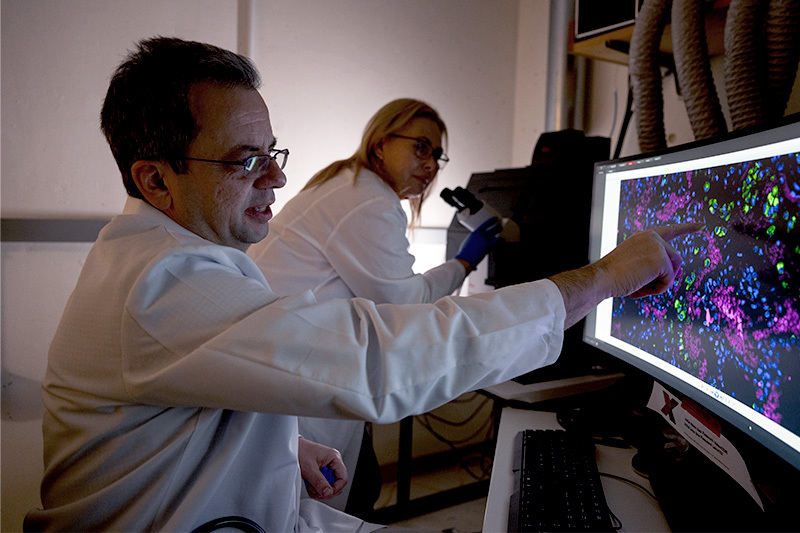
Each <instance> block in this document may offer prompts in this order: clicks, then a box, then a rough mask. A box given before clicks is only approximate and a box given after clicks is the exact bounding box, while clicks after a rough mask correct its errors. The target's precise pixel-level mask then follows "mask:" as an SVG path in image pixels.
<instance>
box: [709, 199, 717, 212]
mask: <svg viewBox="0 0 800 533" xmlns="http://www.w3.org/2000/svg"><path fill="white" fill-rule="evenodd" d="M717 205H718V203H717V199H716V198H712V199H711V200H709V201H708V211H709V213H711V214H712V215H713V214H714V213H716V212H717Z"/></svg>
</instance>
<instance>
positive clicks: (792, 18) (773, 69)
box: [765, 0, 800, 118]
mask: <svg viewBox="0 0 800 533" xmlns="http://www.w3.org/2000/svg"><path fill="white" fill-rule="evenodd" d="M765 36H766V43H767V80H768V89H769V91H768V94H769V99H768V100H767V112H768V114H769V116H770V118H773V117H782V116H783V114H784V113H785V112H786V104H787V103H788V102H789V97H790V96H791V94H792V87H793V86H794V80H795V76H797V68H798V63H800V1H798V0H770V3H769V9H768V12H767V22H766V28H765Z"/></svg>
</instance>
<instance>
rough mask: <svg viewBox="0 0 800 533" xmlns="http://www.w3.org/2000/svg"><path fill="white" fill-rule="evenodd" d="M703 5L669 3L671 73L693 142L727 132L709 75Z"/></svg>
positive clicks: (688, 0) (691, 0) (687, 0)
mask: <svg viewBox="0 0 800 533" xmlns="http://www.w3.org/2000/svg"><path fill="white" fill-rule="evenodd" d="M704 4H706V5H707V2H706V0H673V4H672V46H673V52H674V56H675V72H676V75H677V76H678V82H679V83H680V86H681V94H682V96H683V101H684V104H685V105H686V111H687V113H688V114H689V122H690V123H691V125H692V131H693V132H694V137H695V139H709V138H712V137H716V136H718V135H722V134H724V133H726V132H727V131H728V126H727V124H726V123H725V116H724V115H723V114H722V105H721V104H720V102H719V96H718V95H717V89H716V86H715V85H714V77H713V75H712V74H711V62H710V60H709V57H708V44H707V40H706V25H705V11H706V10H705V8H704Z"/></svg>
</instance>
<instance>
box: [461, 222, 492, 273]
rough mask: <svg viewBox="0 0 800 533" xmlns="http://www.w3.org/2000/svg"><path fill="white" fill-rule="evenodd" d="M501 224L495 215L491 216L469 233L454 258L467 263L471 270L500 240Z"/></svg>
mask: <svg viewBox="0 0 800 533" xmlns="http://www.w3.org/2000/svg"><path fill="white" fill-rule="evenodd" d="M502 230H503V225H502V224H501V223H500V220H498V218H497V217H492V218H490V219H489V220H487V221H486V222H484V223H483V224H481V225H480V226H478V229H476V230H475V231H473V232H472V233H470V234H469V237H467V238H466V240H465V241H464V243H463V244H462V245H461V248H460V249H459V250H458V253H457V254H456V259H461V260H462V261H466V262H467V263H469V265H470V267H472V270H475V267H477V266H478V263H480V262H481V260H483V258H484V257H486V254H487V253H489V250H490V249H491V248H492V246H494V245H495V244H497V241H499V240H500V237H499V236H498V235H499V234H500V232H501V231H502Z"/></svg>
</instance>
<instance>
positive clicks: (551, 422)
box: [483, 407, 669, 533]
mask: <svg viewBox="0 0 800 533" xmlns="http://www.w3.org/2000/svg"><path fill="white" fill-rule="evenodd" d="M524 429H562V428H561V426H559V424H558V422H557V421H556V415H555V413H546V412H541V411H528V410H524V409H513V408H510V407H506V408H504V409H503V411H502V415H501V418H500V428H499V430H498V434H497V448H496V450H495V456H494V463H493V465H492V479H491V481H490V484H489V497H488V498H487V500H486V512H485V515H484V518H483V532H484V533H498V532H502V531H508V501H509V498H511V494H512V492H513V491H514V476H513V474H512V472H511V465H512V456H513V447H514V437H515V436H516V434H517V433H518V432H519V431H522V430H524ZM635 453H636V450H635V449H634V448H627V449H622V448H614V447H611V446H603V445H597V467H598V470H599V471H600V473H601V474H602V473H608V474H614V475H617V476H621V477H623V478H625V479H630V480H632V481H635V482H636V483H639V484H641V485H644V486H645V487H647V489H648V490H650V491H651V492H652V488H651V487H650V483H649V482H648V481H647V479H645V478H643V477H641V476H640V475H638V474H637V473H636V472H634V470H633V468H632V467H631V458H632V457H633V455H634V454H635ZM601 479H602V483H603V491H604V492H605V496H606V501H607V502H608V506H609V508H611V510H612V511H613V512H614V514H615V515H616V516H617V517H618V518H619V519H620V521H621V522H622V529H620V530H619V531H620V532H623V533H624V532H626V531H653V532H655V531H669V526H668V525H667V521H666V519H665V518H664V515H663V513H662V512H661V508H660V507H659V505H658V502H656V501H655V500H654V499H653V498H651V497H650V496H649V495H647V494H646V493H645V492H644V491H642V490H641V489H639V488H638V487H635V486H633V485H630V484H629V483H625V482H624V481H620V480H617V479H613V478H609V477H606V476H602V477H601Z"/></svg>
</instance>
